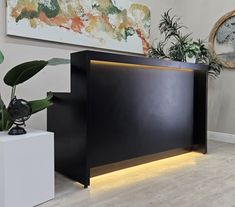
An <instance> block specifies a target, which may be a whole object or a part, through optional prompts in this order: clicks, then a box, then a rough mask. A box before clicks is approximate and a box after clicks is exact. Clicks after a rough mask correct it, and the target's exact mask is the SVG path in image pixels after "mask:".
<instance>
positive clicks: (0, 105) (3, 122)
mask: <svg viewBox="0 0 235 207" xmlns="http://www.w3.org/2000/svg"><path fill="white" fill-rule="evenodd" d="M1 54H2V53H1ZM0 57H1V56H0ZM2 57H3V58H2V59H0V60H2V61H3V59H4V56H3V55H2ZM2 61H0V62H1V63H2ZM69 62H70V61H69V60H67V59H61V58H52V59H50V60H48V61H45V60H35V61H30V62H25V63H22V64H19V65H17V66H15V67H13V68H12V69H11V70H10V71H8V72H7V74H6V75H5V77H4V79H3V80H4V83H5V84H6V85H8V86H10V87H11V88H12V90H11V91H12V92H11V99H13V98H14V97H15V94H16V87H17V86H18V85H19V84H22V83H24V82H25V81H27V80H29V79H30V78H32V77H33V76H35V75H36V74H37V73H39V72H40V71H41V70H42V69H44V68H45V67H46V66H48V65H50V66H57V65H61V64H68V63H69ZM52 98H53V95H52V93H51V92H49V93H48V95H47V97H46V98H44V99H39V100H33V101H29V104H30V106H31V108H32V114H34V113H37V112H39V111H42V110H43V109H45V108H47V107H49V106H51V105H52V104H53V103H52ZM0 114H1V117H0V131H3V130H8V129H10V128H11V126H12V124H13V122H12V120H11V117H10V115H9V113H8V109H7V107H6V106H5V104H4V102H3V101H2V99H1V96H0Z"/></svg>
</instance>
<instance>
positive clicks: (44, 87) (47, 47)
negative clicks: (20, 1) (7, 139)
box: [0, 0, 176, 129]
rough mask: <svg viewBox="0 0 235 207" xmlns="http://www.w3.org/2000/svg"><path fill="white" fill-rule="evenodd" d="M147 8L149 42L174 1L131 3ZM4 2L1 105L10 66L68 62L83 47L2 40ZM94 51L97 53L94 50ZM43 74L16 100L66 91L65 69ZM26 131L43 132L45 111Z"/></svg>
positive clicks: (1, 2) (0, 3)
mask: <svg viewBox="0 0 235 207" xmlns="http://www.w3.org/2000/svg"><path fill="white" fill-rule="evenodd" d="M133 1H135V2H142V3H144V4H146V5H148V6H149V7H150V8H151V10H152V25H151V28H152V32H151V37H152V39H153V38H154V37H156V35H157V32H156V31H157V25H158V23H159V19H160V15H161V14H162V13H163V12H164V11H166V10H168V9H169V8H171V7H173V5H175V2H176V0H164V1H161V0H133ZM5 27H6V25H5V0H0V49H1V50H2V51H3V53H4V54H5V62H4V64H2V65H1V66H0V79H1V80H0V92H1V94H2V98H3V100H4V101H5V104H8V101H9V97H10V88H9V87H7V86H5V85H4V84H3V81H2V79H3V77H4V75H5V74H6V72H7V71H8V70H9V69H10V68H12V67H13V66H15V65H17V64H19V63H22V62H25V61H30V60H35V59H45V60H48V59H50V58H51V57H61V58H69V55H70V53H71V52H74V51H80V50H84V49H89V48H84V47H79V46H71V45H66V44H58V43H51V42H45V41H38V40H30V39H24V38H17V37H10V36H6V30H5ZM96 50H97V49H96ZM47 69H48V70H43V71H42V72H40V73H39V74H38V75H37V76H35V77H34V78H32V79H31V80H29V81H28V82H26V83H25V84H23V85H22V86H21V85H20V86H19V87H18V88H17V96H18V98H24V99H26V100H32V99H39V98H43V97H45V96H46V92H47V91H61V92H62V91H63V92H69V90H70V68H69V66H68V65H67V66H60V67H57V68H55V67H51V68H49V67H48V68H47ZM27 126H28V127H32V128H38V129H46V111H43V112H40V113H38V114H35V115H33V116H32V117H31V118H30V120H29V121H28V122H27Z"/></svg>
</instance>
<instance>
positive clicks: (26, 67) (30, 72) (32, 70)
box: [4, 60, 48, 87]
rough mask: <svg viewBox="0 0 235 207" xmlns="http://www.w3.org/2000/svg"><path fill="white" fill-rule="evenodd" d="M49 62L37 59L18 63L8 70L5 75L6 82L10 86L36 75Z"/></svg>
mask: <svg viewBox="0 0 235 207" xmlns="http://www.w3.org/2000/svg"><path fill="white" fill-rule="evenodd" d="M47 64H48V61H44V60H36V61H30V62H26V63H22V64H20V65H17V66H15V67H14V68H12V69H11V70H10V71H8V73H7V74H6V75H5V77H4V82H5V83H6V84H7V85H9V86H12V87H13V86H16V85H18V84H20V83H23V82H25V81H27V80H28V79H30V78H31V77H33V76H34V75H36V74H37V73H38V72H39V71H41V70H42V69H43V68H44V67H45V66H46V65H47Z"/></svg>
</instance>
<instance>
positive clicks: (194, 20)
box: [174, 0, 235, 134]
mask: <svg viewBox="0 0 235 207" xmlns="http://www.w3.org/2000/svg"><path fill="white" fill-rule="evenodd" d="M232 10H235V1H231V0H230V1H221V0H197V1H195V0H179V1H178V4H177V5H175V7H174V12H175V13H176V14H179V15H180V16H181V17H182V22H183V24H185V25H186V26H188V31H191V32H193V36H194V37H195V38H202V39H206V40H208V37H209V34H210V31H211V29H212V28H213V26H214V24H215V23H216V21H217V20H218V19H219V18H220V17H222V16H223V15H224V14H226V13H227V12H229V11H232ZM208 95H209V99H208V129H209V130H210V131H216V132H224V133H230V134H235V69H234V70H228V69H225V70H224V71H223V72H222V74H221V76H220V77H219V78H218V79H216V80H214V79H209V94H208Z"/></svg>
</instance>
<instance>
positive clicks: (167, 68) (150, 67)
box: [91, 60, 193, 72]
mask: <svg viewBox="0 0 235 207" xmlns="http://www.w3.org/2000/svg"><path fill="white" fill-rule="evenodd" d="M91 64H95V65H104V66H116V67H118V66H119V67H120V66H122V67H129V68H141V69H143V68H144V69H155V70H176V71H180V72H193V70H192V69H189V68H175V67H168V66H153V65H141V64H131V63H119V62H111V61H100V60H91Z"/></svg>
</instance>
